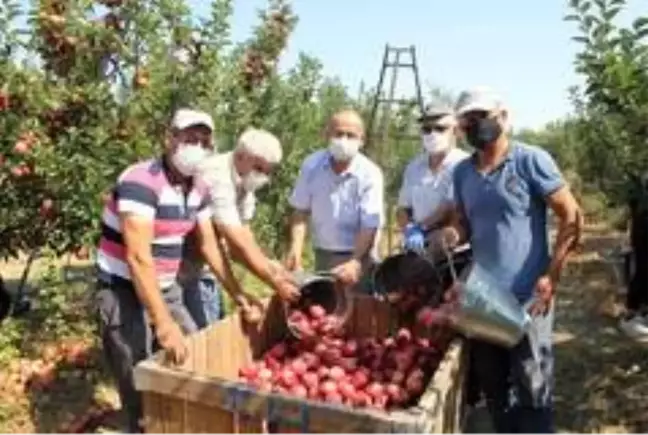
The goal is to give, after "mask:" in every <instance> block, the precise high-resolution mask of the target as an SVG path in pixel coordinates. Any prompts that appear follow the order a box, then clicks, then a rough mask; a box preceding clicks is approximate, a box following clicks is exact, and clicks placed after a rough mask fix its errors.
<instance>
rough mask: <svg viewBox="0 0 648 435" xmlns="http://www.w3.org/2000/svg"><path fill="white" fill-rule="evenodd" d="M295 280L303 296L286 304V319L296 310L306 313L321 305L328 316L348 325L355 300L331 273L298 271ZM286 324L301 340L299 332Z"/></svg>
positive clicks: (294, 274) (288, 323)
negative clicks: (309, 309) (309, 308)
mask: <svg viewBox="0 0 648 435" xmlns="http://www.w3.org/2000/svg"><path fill="white" fill-rule="evenodd" d="M293 278H294V280H295V282H296V283H297V286H298V287H299V291H300V294H301V296H300V297H299V299H297V300H296V301H294V302H292V303H286V304H284V308H285V310H284V311H285V315H286V319H288V316H289V315H290V313H291V312H292V311H294V310H301V311H306V310H308V307H310V306H311V305H321V306H322V307H323V308H324V310H325V311H326V313H327V314H332V315H334V316H336V317H337V319H339V321H340V325H341V326H343V325H344V324H345V323H346V321H347V320H348V319H349V317H350V315H351V311H352V309H353V299H352V298H351V297H350V295H349V292H348V291H347V290H346V289H344V288H343V287H342V286H340V285H338V284H337V282H336V280H335V277H334V276H333V275H332V274H331V273H330V272H306V271H296V272H294V273H293ZM286 324H287V326H288V329H289V330H290V332H291V333H292V334H293V335H294V336H295V337H297V338H300V334H299V331H297V330H295V329H294V328H291V325H290V322H286Z"/></svg>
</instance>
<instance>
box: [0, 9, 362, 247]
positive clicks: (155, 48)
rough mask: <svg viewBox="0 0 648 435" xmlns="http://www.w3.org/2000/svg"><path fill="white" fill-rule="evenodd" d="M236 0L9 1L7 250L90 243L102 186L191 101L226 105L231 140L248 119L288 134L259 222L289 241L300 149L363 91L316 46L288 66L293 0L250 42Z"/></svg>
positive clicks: (2, 151)
mask: <svg viewBox="0 0 648 435" xmlns="http://www.w3.org/2000/svg"><path fill="white" fill-rule="evenodd" d="M232 3H233V2H232V1H231V0H215V1H213V2H212V3H211V5H210V8H209V13H208V14H207V15H206V17H204V18H201V19H197V18H196V17H193V16H192V15H191V13H190V10H189V8H188V6H187V4H186V3H185V2H184V1H181V0H165V1H161V2H160V1H142V0H138V1H134V0H133V1H131V0H103V1H89V0H41V1H31V2H19V1H11V0H10V1H7V2H5V3H4V4H5V5H6V6H5V7H3V9H2V16H1V17H0V37H1V38H2V44H0V47H2V52H1V53H0V56H1V60H0V73H1V74H2V77H3V78H4V84H3V86H2V89H1V91H0V128H1V129H2V133H3V134H2V137H1V139H0V186H1V188H2V196H1V198H0V255H1V256H2V257H3V258H7V257H10V256H15V255H17V254H18V253H20V252H26V251H30V250H32V249H41V248H47V249H46V252H50V253H52V254H55V255H62V254H65V253H76V254H77V255H78V256H81V257H86V256H88V248H90V249H91V248H92V247H93V246H94V245H95V243H96V237H97V230H98V225H99V217H100V212H101V206H102V198H103V195H105V192H107V191H108V189H109V188H110V187H111V185H112V183H113V182H114V180H115V179H116V177H117V176H118V174H119V173H120V172H121V171H122V170H123V169H124V168H125V167H127V166H128V165H129V164H132V163H134V162H136V161H138V160H142V159H145V158H149V157H150V156H152V155H154V154H155V153H157V152H159V150H160V147H161V145H162V141H163V138H164V132H165V126H166V123H167V121H168V118H169V116H170V114H171V112H172V110H173V109H174V108H175V107H179V106H181V105H190V106H193V107H197V108H201V109H203V110H207V111H209V112H210V113H211V114H212V115H213V116H214V119H215V122H216V129H217V140H218V147H219V149H227V148H228V147H229V146H231V144H232V143H233V140H234V138H235V137H236V136H237V135H238V134H240V132H241V131H243V129H244V128H245V127H247V126H248V125H254V126H258V127H262V128H267V129H269V130H271V131H273V132H274V133H276V134H277V135H278V136H279V137H280V138H281V140H282V142H283V145H284V147H285V151H286V164H285V165H283V166H282V168H281V170H280V171H279V173H278V174H277V175H276V177H275V180H274V182H273V185H272V188H271V189H270V190H269V191H268V192H266V193H265V194H264V196H265V198H263V201H262V202H264V203H265V204H266V205H262V206H261V209H260V212H259V218H258V219H257V222H255V225H256V226H257V230H258V231H260V232H261V234H262V240H263V242H264V244H265V246H267V247H268V248H269V249H271V250H274V251H275V252H277V251H278V250H279V249H280V248H281V246H282V243H283V237H282V231H283V225H277V223H278V222H285V220H284V210H285V207H284V205H285V201H286V196H287V194H288V190H289V188H290V185H291V183H292V180H293V178H294V176H295V175H296V171H297V170H298V166H299V162H300V161H301V160H302V158H303V157H304V155H306V154H307V153H308V152H310V151H312V149H313V147H316V146H318V142H319V137H320V136H319V133H320V129H321V126H322V125H323V123H324V120H325V119H326V118H327V117H328V116H329V114H330V113H331V112H332V111H333V110H335V109H336V108H338V107H340V105H343V104H349V103H350V102H351V100H350V98H349V97H348V95H347V94H346V91H345V90H344V88H343V87H342V86H341V85H340V83H339V82H337V81H335V80H332V79H328V78H326V77H323V76H322V74H321V65H320V64H319V62H318V61H317V60H315V59H313V58H311V57H309V56H307V55H301V56H300V57H299V60H298V61H297V63H296V65H294V66H293V67H292V68H291V69H289V70H288V71H287V72H286V73H283V74H281V75H279V74H278V73H277V63H278V60H279V57H280V55H281V53H282V51H283V50H284V48H285V46H286V44H287V42H288V39H289V36H290V34H291V32H292V30H293V28H294V26H295V24H296V21H297V20H296V17H295V16H294V15H293V13H292V11H291V7H290V5H289V4H288V2H287V1H283V0H271V1H269V2H268V5H267V8H266V9H265V10H263V11H260V13H259V24H258V25H257V26H256V27H255V28H254V29H252V31H251V34H250V35H251V36H250V37H249V39H247V40H246V41H244V42H240V43H238V42H237V43H234V42H233V41H231V40H230V25H229V21H230V18H231V14H232ZM267 204H271V205H272V206H269V205H267ZM277 205H278V206H277Z"/></svg>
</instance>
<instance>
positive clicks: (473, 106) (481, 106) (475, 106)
mask: <svg viewBox="0 0 648 435" xmlns="http://www.w3.org/2000/svg"><path fill="white" fill-rule="evenodd" d="M496 108H497V106H496V105H494V104H486V103H484V102H481V101H475V102H474V103H470V104H467V105H465V106H463V107H461V108H458V109H457V115H463V114H465V113H468V112H490V111H492V110H495V109H496Z"/></svg>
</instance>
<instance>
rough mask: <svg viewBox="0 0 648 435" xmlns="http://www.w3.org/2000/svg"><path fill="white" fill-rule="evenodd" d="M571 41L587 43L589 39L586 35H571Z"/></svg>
mask: <svg viewBox="0 0 648 435" xmlns="http://www.w3.org/2000/svg"><path fill="white" fill-rule="evenodd" d="M571 39H572V41H575V42H578V43H581V44H589V42H590V39H589V38H588V37H587V36H572V38H571Z"/></svg>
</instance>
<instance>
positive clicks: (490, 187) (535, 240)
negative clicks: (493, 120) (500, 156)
mask: <svg viewBox="0 0 648 435" xmlns="http://www.w3.org/2000/svg"><path fill="white" fill-rule="evenodd" d="M564 184H565V182H564V180H563V178H562V175H561V173H560V171H559V169H558V167H557V165H556V163H555V162H554V160H553V158H552V157H551V156H550V155H549V153H547V152H546V151H545V150H543V149H541V148H538V147H534V146H530V145H525V144H521V143H511V145H510V148H509V151H508V154H507V155H506V157H505V159H504V161H503V162H502V163H501V164H500V165H499V166H498V167H497V168H496V169H494V170H493V171H491V172H490V173H486V174H482V173H480V172H479V171H478V170H477V166H476V155H474V156H473V157H472V158H468V159H466V160H464V161H463V162H461V163H459V165H458V166H457V168H456V169H455V172H454V186H455V189H454V190H455V201H456V202H457V206H458V207H459V210H460V211H461V212H462V213H463V215H464V217H465V219H466V222H465V224H466V225H467V227H468V228H467V229H468V230H469V237H470V243H471V245H472V249H473V255H474V260H475V261H476V262H477V263H478V264H480V265H481V266H483V267H484V268H486V270H489V271H490V273H491V274H492V276H493V278H494V279H495V280H497V282H499V284H500V285H501V286H502V288H504V289H507V290H509V291H511V292H513V294H514V295H515V296H516V297H517V298H518V300H520V302H522V303H524V302H526V301H527V300H528V299H529V298H530V297H531V295H532V294H533V290H534V287H535V283H536V281H537V279H538V278H539V277H540V276H541V275H542V274H544V273H545V272H546V271H547V268H548V266H549V262H550V255H549V241H548V228H547V205H546V202H545V198H546V196H547V195H550V194H551V193H553V192H555V191H556V190H558V189H560V188H561V187H562V186H564Z"/></svg>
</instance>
